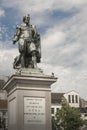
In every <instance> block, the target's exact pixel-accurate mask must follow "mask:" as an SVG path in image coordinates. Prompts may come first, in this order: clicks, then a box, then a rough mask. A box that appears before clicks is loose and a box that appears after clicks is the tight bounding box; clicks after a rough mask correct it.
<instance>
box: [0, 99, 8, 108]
mask: <svg viewBox="0 0 87 130" xmlns="http://www.w3.org/2000/svg"><path fill="white" fill-rule="evenodd" d="M6 109H7V100H0V110H6Z"/></svg>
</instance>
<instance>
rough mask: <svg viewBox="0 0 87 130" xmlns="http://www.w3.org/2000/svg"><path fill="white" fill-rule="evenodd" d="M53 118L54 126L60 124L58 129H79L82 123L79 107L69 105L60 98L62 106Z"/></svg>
mask: <svg viewBox="0 0 87 130" xmlns="http://www.w3.org/2000/svg"><path fill="white" fill-rule="evenodd" d="M55 120H56V122H57V123H56V126H58V127H59V126H60V128H59V129H58V130H61V129H62V130H80V127H81V126H82V125H83V120H82V119H81V113H80V111H79V109H78V108H72V107H70V106H69V104H68V103H67V101H66V99H63V100H62V108H61V109H60V110H58V111H57V113H56V116H55Z"/></svg>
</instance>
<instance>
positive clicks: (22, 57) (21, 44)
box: [19, 39, 25, 68]
mask: <svg viewBox="0 0 87 130" xmlns="http://www.w3.org/2000/svg"><path fill="white" fill-rule="evenodd" d="M24 45H25V42H24V39H20V40H19V52H20V63H21V67H22V68H24V67H25V46H24Z"/></svg>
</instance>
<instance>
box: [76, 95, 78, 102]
mask: <svg viewBox="0 0 87 130" xmlns="http://www.w3.org/2000/svg"><path fill="white" fill-rule="evenodd" d="M76 103H78V96H77V95H76Z"/></svg>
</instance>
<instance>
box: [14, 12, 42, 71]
mask: <svg viewBox="0 0 87 130" xmlns="http://www.w3.org/2000/svg"><path fill="white" fill-rule="evenodd" d="M16 42H18V46H19V52H20V55H19V56H17V57H16V58H15V60H14V68H17V67H18V65H19V64H20V65H21V68H37V63H39V62H40V58H41V47H40V35H39V34H38V33H37V29H36V26H34V25H30V15H29V14H28V15H26V16H24V17H23V23H22V24H21V25H20V26H17V27H16V33H15V35H14V39H13V44H15V43H16Z"/></svg>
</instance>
